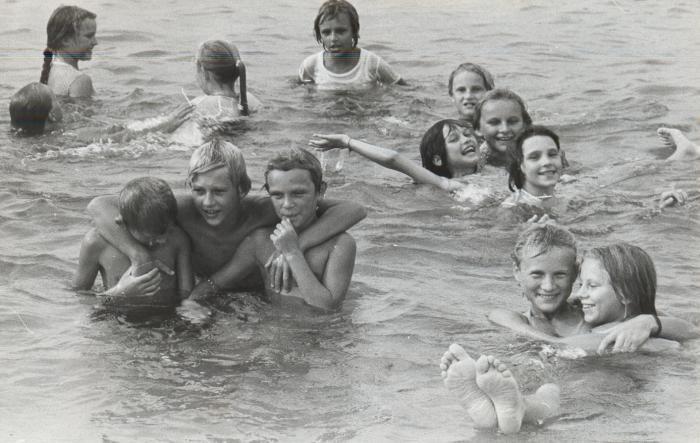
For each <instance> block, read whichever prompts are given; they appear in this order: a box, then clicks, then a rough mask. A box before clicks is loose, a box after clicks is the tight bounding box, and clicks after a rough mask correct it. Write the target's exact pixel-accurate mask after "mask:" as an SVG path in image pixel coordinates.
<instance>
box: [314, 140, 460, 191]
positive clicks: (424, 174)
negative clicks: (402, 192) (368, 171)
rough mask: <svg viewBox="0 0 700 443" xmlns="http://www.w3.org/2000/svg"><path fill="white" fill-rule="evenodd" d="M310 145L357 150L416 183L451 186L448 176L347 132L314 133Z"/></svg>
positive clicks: (323, 148)
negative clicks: (431, 170)
mask: <svg viewBox="0 0 700 443" xmlns="http://www.w3.org/2000/svg"><path fill="white" fill-rule="evenodd" d="M309 146H311V147H312V148H316V149H320V150H323V151H327V150H329V149H336V148H339V149H342V148H347V149H348V150H350V151H351V152H357V153H358V154H360V155H361V156H363V157H365V158H367V159H369V160H372V161H373V162H375V163H378V164H380V165H382V166H384V167H385V168H389V169H393V170H395V171H399V172H402V173H404V174H406V175H408V176H409V177H411V178H412V179H413V180H414V181H415V182H416V183H425V184H429V185H433V186H437V187H438V188H441V189H445V190H448V188H449V180H448V179H447V178H445V177H440V176H439V175H436V174H433V173H432V172H430V171H428V170H427V169H425V168H424V167H422V166H419V165H417V164H415V163H413V162H412V161H410V160H409V159H408V158H406V157H404V156H403V155H401V154H399V153H398V152H396V151H394V150H391V149H386V148H382V147H380V146H375V145H371V144H369V143H365V142H361V141H359V140H354V139H352V138H350V137H349V136H348V135H345V134H314V135H313V136H312V138H311V140H309Z"/></svg>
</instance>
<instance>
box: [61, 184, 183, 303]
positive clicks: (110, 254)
mask: <svg viewBox="0 0 700 443" xmlns="http://www.w3.org/2000/svg"><path fill="white" fill-rule="evenodd" d="M176 217H177V202H176V201H175V196H174V195H173V192H172V190H171V189H170V186H168V184H167V183H166V182H165V181H163V180H161V179H158V178H152V177H142V178H137V179H134V180H132V181H130V182H129V183H127V184H126V186H124V188H123V189H122V191H121V193H120V194H119V216H118V217H117V218H116V219H115V221H116V222H117V223H119V224H121V225H123V226H124V227H125V229H127V230H128V232H129V233H130V234H131V235H132V236H133V237H134V238H135V239H136V240H137V241H138V242H139V243H140V244H142V245H143V246H144V247H146V248H148V250H149V251H150V252H151V254H152V257H153V259H155V260H158V261H160V262H161V263H163V264H165V265H166V266H168V267H169V268H171V269H175V270H176V272H175V273H174V275H173V274H170V275H165V274H161V273H160V272H159V270H158V268H155V267H154V264H153V263H151V264H147V266H139V267H136V266H133V263H131V261H130V260H129V257H127V256H126V255H124V254H123V253H121V252H119V251H118V250H117V249H116V248H115V247H113V246H112V245H110V244H109V243H108V242H107V241H106V240H105V239H104V238H102V237H101V236H100V234H99V233H98V232H97V230H96V229H94V228H93V229H91V230H90V231H89V232H88V233H87V234H86V235H85V238H84V239H83V243H82V245H81V248H80V258H79V263H78V269H77V271H76V274H75V277H74V279H73V286H74V288H75V289H79V290H88V289H90V288H92V285H93V284H94V282H95V277H97V273H98V272H99V273H100V275H101V277H102V283H103V285H104V287H105V292H104V294H105V295H108V296H110V297H109V298H108V301H109V303H110V304H113V305H114V306H115V307H122V308H134V307H141V308H145V307H148V308H174V307H176V306H177V305H179V303H180V300H182V299H183V298H185V297H186V296H187V295H188V294H189V292H190V291H191V290H192V286H193V277H192V266H191V263H190V242H189V238H188V237H187V235H186V234H185V233H184V232H183V231H182V230H181V229H180V228H179V227H177V226H176V225H175V219H176ZM151 268H153V269H151ZM142 271H149V272H146V273H143V272H142Z"/></svg>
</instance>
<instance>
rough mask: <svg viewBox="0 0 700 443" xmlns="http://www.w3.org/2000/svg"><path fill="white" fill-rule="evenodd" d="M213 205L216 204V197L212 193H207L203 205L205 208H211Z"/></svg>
mask: <svg viewBox="0 0 700 443" xmlns="http://www.w3.org/2000/svg"><path fill="white" fill-rule="evenodd" d="M213 203H214V195H213V194H212V193H211V192H207V193H206V194H204V200H203V202H202V204H203V205H204V206H209V205H211V204H213Z"/></svg>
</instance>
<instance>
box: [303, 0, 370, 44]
mask: <svg viewBox="0 0 700 443" xmlns="http://www.w3.org/2000/svg"><path fill="white" fill-rule="evenodd" d="M340 14H347V17H348V19H349V20H350V28H351V31H352V42H353V47H356V46H357V41H358V40H359V39H360V17H359V16H358V14H357V10H356V9H355V7H354V6H353V5H352V4H350V2H347V1H345V0H328V1H326V2H325V3H323V4H322V5H321V7H320V8H319V10H318V14H316V19H315V20H314V34H315V35H316V41H317V42H318V43H321V29H320V26H321V23H322V22H324V21H325V20H330V19H333V18H335V17H337V16H338V15H340Z"/></svg>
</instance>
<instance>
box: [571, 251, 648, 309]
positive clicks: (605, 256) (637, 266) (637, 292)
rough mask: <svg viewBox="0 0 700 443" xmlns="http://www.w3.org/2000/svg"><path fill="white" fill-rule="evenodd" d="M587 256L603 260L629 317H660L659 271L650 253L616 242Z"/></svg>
mask: <svg viewBox="0 0 700 443" xmlns="http://www.w3.org/2000/svg"><path fill="white" fill-rule="evenodd" d="M585 257H593V258H595V259H597V260H598V261H600V263H601V265H602V266H603V268H604V269H605V272H607V273H608V275H609V276H610V283H611V284H612V287H613V289H614V290H615V295H616V296H617V298H618V300H619V301H620V303H622V304H623V305H625V312H626V318H631V317H635V316H637V315H640V314H650V315H653V316H656V315H657V314H656V306H655V301H656V268H655V267H654V262H653V261H652V259H651V257H649V254H647V253H646V252H644V250H643V249H642V248H640V247H638V246H634V245H630V244H628V243H616V244H613V245H610V246H606V247H602V248H593V249H591V250H590V251H588V252H587V253H586V254H585V256H584V260H585Z"/></svg>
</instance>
